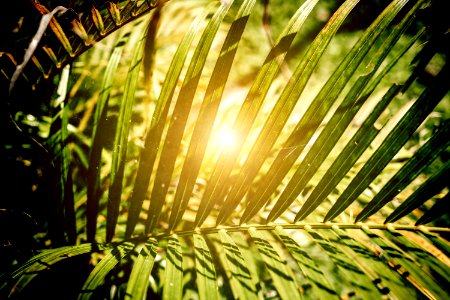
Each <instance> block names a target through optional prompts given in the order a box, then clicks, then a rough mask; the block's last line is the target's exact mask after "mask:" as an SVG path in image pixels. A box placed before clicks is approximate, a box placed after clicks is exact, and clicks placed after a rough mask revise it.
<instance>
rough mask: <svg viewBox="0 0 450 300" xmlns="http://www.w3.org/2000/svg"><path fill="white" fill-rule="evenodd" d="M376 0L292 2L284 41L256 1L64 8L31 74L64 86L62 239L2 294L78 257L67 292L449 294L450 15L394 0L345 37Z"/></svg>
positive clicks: (57, 141) (59, 154) (53, 232)
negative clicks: (437, 15) (448, 47)
mask: <svg viewBox="0 0 450 300" xmlns="http://www.w3.org/2000/svg"><path fill="white" fill-rule="evenodd" d="M363 2H364V1H361V3H360V1H358V0H347V1H344V2H343V3H342V4H341V5H339V6H337V7H335V8H332V9H331V8H327V7H326V4H324V2H321V1H317V0H306V1H303V2H302V5H297V4H292V3H291V2H289V3H288V4H286V3H287V2H286V3H285V4H283V5H286V7H288V8H289V7H290V10H291V16H287V15H286V16H283V18H284V19H283V20H284V22H283V26H282V28H278V29H279V30H278V32H280V33H279V36H278V38H275V39H272V38H271V36H272V32H270V30H271V26H272V25H270V24H269V23H270V22H268V21H267V18H268V16H267V14H268V13H269V11H270V10H269V7H268V6H269V5H270V4H268V3H265V4H260V3H258V2H257V1H255V0H240V1H238V0H236V1H212V2H211V1H203V0H192V1H175V0H173V1H171V2H169V3H167V4H165V5H164V6H162V5H161V6H159V7H158V9H157V10H156V11H155V12H154V13H153V14H149V17H148V18H147V19H146V18H144V17H141V16H143V15H144V14H145V13H146V12H148V11H149V10H151V9H152V8H154V7H155V6H156V3H155V2H154V1H119V2H117V3H113V2H102V3H101V4H98V5H97V4H96V5H95V7H94V8H90V7H89V8H87V7H86V6H80V7H77V8H78V9H80V10H83V9H84V12H85V13H84V14H83V15H81V16H76V17H73V18H69V19H68V23H67V24H70V25H67V24H66V23H64V22H66V21H67V20H66V21H64V22H63V21H62V19H63V18H66V17H67V16H68V15H67V14H69V13H70V12H66V13H64V14H62V15H59V16H57V15H56V14H55V16H53V17H52V18H51V21H49V28H48V29H47V30H46V31H45V33H44V34H43V35H42V36H43V37H45V39H43V40H42V41H41V42H40V44H39V46H38V47H37V48H36V51H35V52H33V54H32V57H31V62H32V65H31V66H28V67H27V68H25V69H24V72H23V74H22V77H21V80H22V79H23V78H26V79H27V80H28V83H29V85H30V86H31V85H35V84H37V83H38V82H39V80H40V79H39V78H40V76H44V77H49V78H52V79H53V80H55V82H56V83H57V84H58V86H59V88H58V90H57V91H56V96H53V97H54V98H53V99H57V100H56V101H53V102H54V103H56V105H54V107H55V108H56V109H57V110H58V112H57V113H56V114H55V115H56V117H54V118H53V120H52V121H50V122H49V123H50V126H49V127H50V129H49V138H48V139H46V145H48V146H49V147H50V148H51V149H50V150H51V153H52V154H53V155H54V156H55V159H54V160H53V164H54V165H55V168H54V170H53V171H54V172H55V173H54V174H53V176H54V177H51V178H56V177H58V178H59V180H58V181H57V182H56V183H54V186H56V189H55V190H56V192H54V194H55V196H54V199H55V200H53V198H52V199H51V200H52V201H53V202H54V207H51V209H52V214H51V215H50V216H49V218H48V220H47V225H48V226H49V227H48V236H47V235H45V234H42V235H39V237H38V238H41V239H44V240H45V243H47V244H48V246H49V247H40V250H39V251H38V253H36V255H35V256H33V257H30V258H29V259H28V260H27V261H25V262H24V263H22V264H19V265H18V266H15V267H14V269H13V270H12V271H9V270H8V271H7V272H5V273H4V274H2V275H1V277H0V284H1V285H0V297H5V298H7V297H8V298H12V299H15V298H20V297H23V295H28V294H27V293H30V294H32V293H33V294H34V293H35V292H36V291H37V292H39V291H42V292H44V293H45V294H46V296H48V297H54V298H64V297H67V295H63V294H64V291H60V290H59V289H58V288H57V283H52V284H50V285H47V284H45V285H47V286H46V287H45V288H44V287H43V286H44V284H42V282H43V281H47V282H52V280H48V278H55V280H56V279H58V280H60V281H64V280H68V279H67V278H68V277H66V276H64V274H62V273H61V269H59V268H58V266H61V265H63V264H64V262H71V261H72V262H75V263H77V262H80V261H83V262H84V263H85V265H84V267H85V268H86V270H87V271H85V272H84V273H83V272H80V275H79V276H80V278H79V279H78V281H77V282H74V285H75V287H74V289H73V290H71V291H75V292H74V294H73V295H70V297H72V298H73V297H78V298H79V299H96V298H114V299H122V298H123V299H153V298H163V299H185V298H192V299H197V298H198V299H220V298H224V299H230V298H233V299H303V298H305V299H338V298H340V299H343V298H345V299H347V298H352V299H385V298H389V299H391V298H392V299H407V298H412V299H422V298H426V299H447V298H449V297H450V293H449V291H448V288H447V286H448V284H449V283H450V275H449V274H450V271H449V270H450V259H449V253H450V244H449V242H448V240H447V239H446V237H448V234H449V232H450V229H449V227H448V221H447V223H445V220H446V219H445V215H446V214H448V212H447V211H443V210H444V209H446V208H448V183H447V180H446V179H447V177H448V171H449V166H450V164H449V162H448V158H447V157H446V155H447V154H448V146H449V145H450V139H449V128H450V127H449V122H448V108H449V106H448V100H449V98H448V96H449V95H448V88H449V85H448V77H449V74H448V72H449V68H448V63H447V59H448V57H447V56H446V55H444V54H442V52H443V51H442V48H441V47H440V46H438V44H439V43H437V42H436V41H442V40H445V39H448V37H447V36H446V35H445V32H447V31H448V28H445V29H444V30H443V29H442V28H441V27H439V26H438V27H433V26H435V24H434V25H433V26H431V25H430V26H426V25H429V24H426V22H425V21H423V20H422V19H421V16H422V14H425V15H426V13H427V12H428V11H429V10H430V9H435V6H434V5H436V4H435V3H432V2H431V1H427V0H421V1H420V0H419V1H408V0H393V1H392V2H391V3H389V4H387V5H385V6H382V7H379V12H377V13H376V15H375V16H374V17H373V18H372V19H371V20H370V21H367V24H369V25H368V26H366V28H364V29H363V30H356V31H351V32H350V33H349V32H347V31H346V30H347V29H346V28H347V27H346V26H348V24H349V23H351V22H350V21H349V20H350V19H351V18H352V17H355V15H357V14H358V12H359V11H360V10H362V9H364V7H363ZM74 3H78V1H74ZM324 5H325V6H324ZM34 6H35V8H36V9H37V10H38V11H40V13H41V14H44V15H45V14H47V13H48V12H49V11H50V10H49V8H47V7H45V6H44V5H43V4H39V3H35V4H34ZM324 9H325V10H327V11H328V12H329V15H330V16H331V17H327V18H326V20H325V18H324V17H323V16H322V17H320V12H321V11H322V12H323V10H324ZM318 16H319V17H318ZM316 17H317V18H319V19H321V21H320V22H317V20H315V18H316ZM261 18H264V20H265V21H264V22H261ZM130 22H131V24H129V25H127V26H124V25H125V24H126V23H130ZM149 24H150V25H149ZM255 24H256V25H255ZM261 24H262V25H263V26H264V29H263V28H262V27H260V26H261ZM284 24H285V25H284ZM67 26H69V27H67ZM122 27H123V28H122ZM68 28H69V29H68ZM119 28H120V30H116V29H119ZM113 32H114V33H113ZM31 36H32V35H30V37H29V38H31ZM261 37H263V38H261ZM267 37H269V38H268V39H267ZM103 38H105V39H104V40H103V41H100V40H102V39H103ZM47 39H48V40H47ZM94 41H95V42H97V45H96V47H91V46H92V45H93V43H94ZM342 41H344V42H342ZM252 43H253V44H256V45H258V47H257V50H255V49H256V48H255V49H253V52H254V53H253V52H249V50H248V49H249V48H246V47H252ZM342 44H343V45H342ZM90 47H91V49H90V50H88V51H87V49H88V48H90ZM16 50H17V49H16ZM85 51H86V53H83V52H85ZM18 52H20V51H18ZM335 52H339V53H338V54H335ZM0 53H1V54H2V56H1V57H2V60H1V61H0V62H1V64H0V71H1V72H2V76H4V78H5V79H6V80H10V81H11V82H13V83H14V80H11V79H12V76H11V75H10V74H13V73H11V72H14V70H15V67H14V66H16V65H17V63H16V62H15V61H16V58H15V57H16V53H14V55H13V54H9V53H8V54H7V53H6V51H4V52H3V50H2V52H0ZM43 53H44V54H45V55H46V59H50V63H49V64H44V63H43V61H44V60H43ZM81 53H83V55H81ZM335 55H336V56H335ZM75 57H77V58H76V60H74V58H75ZM11 62H13V64H11ZM69 62H73V64H71V65H70V67H69V66H68V67H66V68H64V70H63V73H62V74H61V75H59V76H54V73H53V70H54V68H55V66H56V68H61V67H62V66H64V65H66V64H68V63H69ZM90 67H92V68H93V69H92V70H88V71H86V70H87V69H88V68H90ZM34 68H37V70H38V71H37V72H36V70H34ZM291 69H292V72H290V70H291ZM324 69H325V70H324ZM248 70H250V71H248ZM283 70H284V71H283ZM19 71H20V68H19ZM280 71H283V72H280ZM245 72H249V73H248V74H244V73H245ZM53 76H54V77H53ZM244 79H245V80H244ZM20 84H24V82H21V83H20ZM36 88H38V86H36ZM37 90H38V91H39V89H37ZM19 94H20V91H18V90H15V91H14V92H13V93H11V94H10V95H9V96H8V98H7V101H8V102H11V103H13V101H19V99H18V98H17V95H19ZM94 105H95V110H94ZM43 106H45V104H43ZM80 116H81V117H80ZM81 120H82V121H81ZM433 122H435V123H433ZM436 122H438V123H436ZM222 131H224V132H225V133H227V134H228V136H226V135H221V132H222ZM228 139H231V140H233V141H232V142H230V141H229V140H228ZM227 142H229V143H228V144H227ZM320 222H321V223H320ZM442 222H443V223H442ZM419 224H429V226H423V225H419ZM442 224H444V225H442ZM417 225H419V226H417ZM104 241H105V242H107V243H104ZM87 242H88V243H87ZM65 243H66V244H73V245H72V246H65V247H59V246H60V245H61V244H65ZM44 248H54V249H44ZM55 282H59V281H55ZM40 288H41V290H40ZM37 292H36V294H37Z"/></svg>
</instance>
